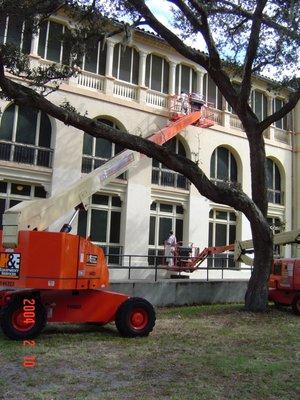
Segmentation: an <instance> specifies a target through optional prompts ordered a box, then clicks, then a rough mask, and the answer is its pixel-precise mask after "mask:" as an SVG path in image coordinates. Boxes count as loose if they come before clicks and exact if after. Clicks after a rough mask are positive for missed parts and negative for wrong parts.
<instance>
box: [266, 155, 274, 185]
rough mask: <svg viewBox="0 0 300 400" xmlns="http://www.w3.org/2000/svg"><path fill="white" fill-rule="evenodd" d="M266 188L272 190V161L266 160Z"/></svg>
mask: <svg viewBox="0 0 300 400" xmlns="http://www.w3.org/2000/svg"><path fill="white" fill-rule="evenodd" d="M267 188H268V189H273V161H272V160H270V159H269V158H267Z"/></svg>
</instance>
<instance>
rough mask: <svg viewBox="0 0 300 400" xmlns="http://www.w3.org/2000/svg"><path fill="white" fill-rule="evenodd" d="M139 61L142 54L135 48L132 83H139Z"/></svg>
mask: <svg viewBox="0 0 300 400" xmlns="http://www.w3.org/2000/svg"><path fill="white" fill-rule="evenodd" d="M139 62H140V55H139V53H138V52H137V51H136V50H135V49H133V64H132V83H134V84H135V85H137V84H138V81H139Z"/></svg>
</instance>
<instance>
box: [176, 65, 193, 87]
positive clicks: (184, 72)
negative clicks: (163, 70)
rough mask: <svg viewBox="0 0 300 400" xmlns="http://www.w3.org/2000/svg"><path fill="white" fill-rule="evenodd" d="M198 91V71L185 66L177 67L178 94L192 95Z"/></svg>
mask: <svg viewBox="0 0 300 400" xmlns="http://www.w3.org/2000/svg"><path fill="white" fill-rule="evenodd" d="M196 90H197V73H196V71H195V70H194V69H193V68H191V67H188V66H186V65H183V64H178V65H177V66H176V93H177V94H180V93H181V92H184V93H192V92H196Z"/></svg>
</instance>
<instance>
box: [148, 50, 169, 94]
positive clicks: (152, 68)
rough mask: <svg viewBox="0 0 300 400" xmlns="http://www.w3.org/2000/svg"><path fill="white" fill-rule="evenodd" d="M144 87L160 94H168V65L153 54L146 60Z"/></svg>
mask: <svg viewBox="0 0 300 400" xmlns="http://www.w3.org/2000/svg"><path fill="white" fill-rule="evenodd" d="M146 86H148V87H149V89H152V90H156V91H158V92H161V93H169V63H168V61H167V60H165V59H164V58H162V57H159V56H156V55H155V54H148V56H147V60H146Z"/></svg>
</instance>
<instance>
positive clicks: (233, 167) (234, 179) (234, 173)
mask: <svg viewBox="0 0 300 400" xmlns="http://www.w3.org/2000/svg"><path fill="white" fill-rule="evenodd" d="M230 181H231V182H237V165H236V161H235V158H234V156H233V155H232V154H231V156H230Z"/></svg>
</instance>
